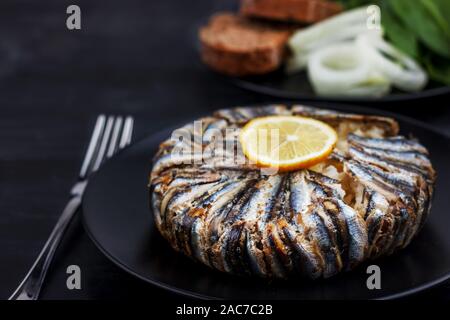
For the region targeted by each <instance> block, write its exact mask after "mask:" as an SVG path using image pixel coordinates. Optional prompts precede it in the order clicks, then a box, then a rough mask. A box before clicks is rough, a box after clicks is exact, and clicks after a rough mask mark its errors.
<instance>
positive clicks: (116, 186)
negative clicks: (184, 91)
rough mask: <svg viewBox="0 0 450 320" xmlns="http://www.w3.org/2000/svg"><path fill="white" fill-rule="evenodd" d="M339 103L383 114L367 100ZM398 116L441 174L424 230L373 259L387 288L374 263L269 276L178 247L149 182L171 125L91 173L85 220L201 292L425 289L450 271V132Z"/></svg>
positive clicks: (104, 241) (120, 257)
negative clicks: (152, 201) (372, 277)
mask: <svg viewBox="0 0 450 320" xmlns="http://www.w3.org/2000/svg"><path fill="white" fill-rule="evenodd" d="M335 109H344V110H347V111H348V110H351V111H353V112H358V113H372V114H380V112H379V111H375V110H368V109H367V108H356V107H335ZM383 114H386V113H383ZM387 115H389V116H392V115H390V114H387ZM395 118H397V119H398V120H399V122H400V124H401V128H402V133H403V134H410V133H411V134H413V135H414V136H416V137H417V138H419V139H420V141H421V142H422V143H423V144H424V145H425V146H426V147H427V148H428V149H429V151H430V154H431V159H432V161H433V164H434V166H435V168H436V170H437V172H438V180H437V186H436V192H435V197H434V202H433V209H432V213H431V215H430V217H429V219H428V221H427V223H426V225H425V227H424V229H423V230H422V231H421V232H420V234H419V236H418V237H417V238H416V239H414V240H413V242H412V243H411V245H410V246H409V247H407V248H406V249H405V250H403V251H401V252H398V253H396V254H394V255H392V256H390V257H387V258H384V259H381V260H377V261H375V262H372V264H377V265H378V266H379V267H380V268H381V289H380V290H369V289H368V288H367V286H366V281H367V277H368V274H366V268H367V266H368V265H369V264H370V263H367V264H364V265H361V266H360V267H358V268H357V269H356V270H354V271H352V272H346V273H343V274H340V275H338V276H336V277H334V278H330V279H327V280H317V281H304V280H303V281H302V280H289V281H281V280H277V281H272V282H268V281H267V280H264V279H257V278H243V277H238V276H233V275H228V274H224V273H220V272H218V271H214V270H211V269H208V268H207V267H205V266H203V265H201V264H199V263H196V262H194V261H192V260H190V259H188V258H186V257H184V256H183V255H181V254H177V253H176V252H174V251H173V250H172V249H171V248H170V246H169V245H168V243H166V241H165V240H164V239H163V238H162V237H161V236H160V235H159V233H158V231H157V230H156V228H155V226H154V223H153V217H152V213H151V210H150V209H149V207H150V206H149V195H148V189H147V183H148V176H149V172H150V170H151V159H152V157H153V155H154V154H155V152H156V150H157V148H158V145H159V143H160V142H161V141H162V140H163V139H166V138H167V137H169V135H170V132H171V131H172V128H171V129H170V130H169V129H168V130H166V131H164V132H160V133H158V134H155V135H152V136H150V137H148V138H146V139H144V140H142V141H140V142H138V143H136V144H134V145H132V146H131V147H129V148H127V149H125V150H123V151H122V152H121V153H120V154H118V155H117V156H116V157H114V158H113V159H112V160H111V161H109V162H107V163H106V164H105V165H104V166H103V167H102V169H101V170H100V171H99V172H98V173H97V174H96V175H95V176H94V177H93V178H92V180H91V181H90V183H89V185H88V187H87V190H86V193H85V196H84V201H83V220H84V225H85V228H86V230H87V232H88V233H89V235H90V237H91V238H92V240H93V241H94V242H95V243H96V245H97V246H98V247H99V249H100V250H101V251H102V252H103V253H104V254H105V255H106V256H107V257H108V258H109V259H111V260H112V261H113V262H114V263H116V264H117V265H118V266H120V267H121V268H123V269H124V270H125V271H127V272H129V273H131V274H133V275H135V276H137V277H139V278H140V279H142V280H145V281H147V282H150V283H152V284H155V285H157V286H160V287H163V288H166V289H168V290H171V291H173V292H177V293H181V294H185V295H189V296H194V297H200V298H225V299H240V298H244V299H249V298H252V299H374V298H393V297H400V296H405V295H408V294H412V293H414V292H418V291H420V290H423V289H425V288H429V287H431V286H433V285H436V284H438V283H440V282H442V281H444V280H446V279H448V278H449V277H450V233H449V232H448V229H449V227H450V214H448V210H449V208H450V197H449V195H448V190H449V189H450V170H448V165H449V163H450V149H449V137H446V136H444V135H441V134H439V133H437V132H435V131H433V130H432V129H431V128H428V127H427V126H426V125H425V124H422V123H419V122H417V121H414V120H411V119H408V118H405V117H400V116H395Z"/></svg>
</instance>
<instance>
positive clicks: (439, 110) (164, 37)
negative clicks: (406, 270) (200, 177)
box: [0, 0, 450, 299]
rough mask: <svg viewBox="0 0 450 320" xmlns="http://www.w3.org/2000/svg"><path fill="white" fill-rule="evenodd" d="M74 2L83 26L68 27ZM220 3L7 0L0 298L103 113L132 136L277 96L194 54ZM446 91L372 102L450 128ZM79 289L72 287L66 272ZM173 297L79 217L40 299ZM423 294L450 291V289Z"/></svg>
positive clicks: (0, 92) (45, 225)
mask: <svg viewBox="0 0 450 320" xmlns="http://www.w3.org/2000/svg"><path fill="white" fill-rule="evenodd" d="M70 4H77V5H79V6H80V7H81V11H82V30H79V31H69V30H67V28H66V25H65V20H66V17H67V15H66V8H67V6H68V5H70ZM235 5H236V3H235V1H225V0H195V1H185V0H178V1H175V0H159V1H154V0H151V1H149V0H128V1H119V0H115V1H112V0H109V1H101V0H95V1H94V0H89V1H88V0H86V1H65V0H55V1H50V0H46V1H44V0H41V1H32V0H27V1H25V0H1V2H0V299H5V298H7V297H8V296H9V295H10V294H11V293H12V291H13V290H14V289H15V287H16V286H17V285H18V284H19V282H20V281H21V279H22V278H23V276H24V275H25V273H26V271H27V270H28V268H29V267H30V266H31V264H32V262H33V261H34V259H35V257H36V256H37V254H38V253H39V251H40V249H41V247H42V245H43V244H44V242H45V240H46V239H47V236H48V235H49V233H50V231H51V229H52V227H53V226H54V224H55V222H56V220H57V218H58V216H59V214H60V212H61V210H62V208H63V207H64V205H65V203H66V201H67V196H68V192H69V190H70V187H71V185H72V183H73V182H74V178H75V177H76V174H77V172H78V169H79V166H80V164H81V161H82V157H83V154H84V150H85V148H86V145H87V143H88V139H89V136H90V131H91V130H92V127H93V124H94V122H95V119H96V117H97V115H98V114H99V113H108V114H122V115H125V114H131V115H133V116H134V117H135V119H136V130H135V136H134V137H135V139H138V138H139V137H143V136H145V135H148V134H151V133H152V132H156V131H158V130H159V129H161V128H164V127H166V126H167V125H169V124H173V123H179V122H180V121H181V120H183V119H192V117H193V116H195V115H197V114H205V113H208V112H210V111H211V110H214V109H216V108H219V107H226V106H231V105H236V104H246V103H258V102H265V101H268V100H270V101H276V100H275V99H273V98H270V97H265V96H261V95H257V94H253V93H250V92H246V91H243V90H241V89H239V88H236V87H234V86H233V85H232V84H231V83H228V82H227V81H224V80H223V79H222V78H220V77H218V76H216V75H214V74H213V73H211V72H209V71H208V70H207V69H206V68H205V67H204V66H203V65H202V64H201V63H200V61H199V58H198V51H197V44H196V43H197V42H196V30H197V28H198V26H199V25H200V24H201V23H202V22H204V21H205V20H206V19H207V17H208V15H210V14H211V13H212V12H215V11H218V10H221V9H224V8H233V7H235ZM449 98H450V96H448V95H447V96H444V97H440V98H434V99H427V100H417V101H414V102H405V103H395V104H383V105H375V106H376V107H380V108H383V109H385V110H389V111H393V112H399V113H403V114H406V115H409V116H412V117H415V118H418V119H420V120H423V121H425V122H427V123H429V124H432V125H434V126H436V127H437V128H438V129H439V130H441V131H444V132H446V134H450V109H449V108H448V107H449V104H450V103H449ZM71 264H77V265H79V266H80V267H81V270H82V290H79V291H77V290H74V291H69V290H67V289H66V285H65V283H66V278H67V275H66V273H65V270H66V267H67V266H68V265H71ZM150 295H158V297H160V298H168V297H169V298H172V297H173V296H172V294H170V293H166V292H165V291H163V290H161V289H157V288H155V287H152V286H150V285H148V284H145V283H142V282H140V281H138V280H136V279H134V278H133V277H131V276H129V275H127V274H126V273H124V272H122V271H121V270H119V269H118V268H117V267H116V266H115V265H113V264H112V263H111V262H109V261H108V260H107V259H106V258H105V257H104V256H103V255H102V254H101V253H100V252H99V251H98V250H97V249H96V247H95V246H94V245H93V243H92V242H91V241H90V239H89V238H88V237H87V235H86V233H85V232H84V230H83V227H82V225H81V223H80V219H79V218H78V217H77V218H76V219H75V220H74V221H73V223H72V225H71V227H70V229H69V231H68V233H67V234H66V236H65V238H64V241H63V243H62V245H61V247H60V248H59V250H58V251H57V254H56V257H55V260H54V264H53V265H52V267H51V269H50V272H49V274H48V277H47V280H46V284H45V286H44V288H43V291H42V298H43V299H111V298H112V299H116V298H129V299H139V298H143V299H145V298H147V297H148V296H150ZM416 298H421V299H423V298H432V299H436V298H446V299H449V298H450V284H449V283H447V284H445V285H443V286H441V287H439V288H435V289H431V290H428V291H427V292H425V293H422V294H419V295H417V296H416Z"/></svg>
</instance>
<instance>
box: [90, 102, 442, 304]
mask: <svg viewBox="0 0 450 320" xmlns="http://www.w3.org/2000/svg"><path fill="white" fill-rule="evenodd" d="M268 103H278V104H286V105H292V104H295V102H285V101H281V102H280V101H277V102H268ZM266 104H267V103H266ZM258 105H263V103H258V104H250V105H247V106H250V107H253V106H258ZM313 106H314V107H316V106H315V105H313ZM317 107H318V108H328V109H334V110H338V111H347V112H355V113H363V114H367V113H370V114H375V115H380V116H387V117H392V118H394V119H398V120H401V121H403V122H409V123H411V124H413V125H414V126H418V127H422V128H424V129H426V130H428V131H431V132H433V133H435V134H438V135H441V136H443V137H445V138H446V139H450V136H449V135H447V134H445V133H443V132H441V131H440V130H438V129H436V128H434V127H433V126H431V125H429V124H427V123H424V122H422V121H420V120H416V119H413V118H410V117H408V116H405V115H401V114H396V113H393V112H390V111H384V110H377V109H374V108H368V107H361V106H350V105H343V104H335V103H320V104H319V105H318V106H317ZM186 122H187V121H186ZM186 122H185V123H186ZM181 125H182V124H181ZM179 126H180V124H177V125H173V126H171V127H170V128H168V129H164V130H160V131H156V132H153V133H151V134H149V135H147V136H145V137H143V138H140V139H139V140H136V141H135V142H133V143H132V144H130V145H129V146H127V147H125V148H124V149H122V150H120V151H119V152H118V153H117V154H116V155H115V156H114V157H112V158H111V159H109V160H108V161H107V162H106V163H105V164H104V165H103V166H102V167H101V168H100V169H99V170H98V171H97V172H95V173H94V174H93V175H92V177H91V178H90V180H94V179H95V177H96V176H97V175H98V174H99V173H100V172H101V171H102V168H104V167H105V166H109V165H110V163H111V162H114V161H115V160H117V159H118V158H120V156H121V155H122V154H123V153H125V152H126V151H127V150H129V149H130V148H132V147H133V146H135V145H138V144H140V143H144V142H145V141H146V140H148V139H149V138H150V137H152V136H155V135H162V133H165V132H167V133H169V134H170V132H171V130H174V129H176V128H178V127H179ZM89 186H90V184H89V183H88V185H87V186H86V190H85V191H86V194H87V193H88V192H89ZM82 207H83V214H82V217H81V220H82V224H83V227H84V229H85V231H86V233H87V234H88V236H89V238H90V239H91V240H92V242H93V243H94V244H95V246H96V247H97V248H98V249H99V250H100V252H102V253H103V254H104V255H105V256H106V257H107V258H108V259H109V260H110V261H111V262H113V263H114V264H115V265H116V266H118V267H119V268H120V269H122V270H124V271H125V272H127V273H129V274H131V275H132V276H134V277H136V278H138V279H140V280H142V281H144V282H147V283H149V284H152V285H155V286H156V287H159V288H162V289H165V290H168V291H170V292H173V293H176V294H179V295H184V296H187V297H191V298H198V299H203V300H214V299H215V300H224V299H223V298H219V297H213V296H207V295H203V294H199V293H195V292H192V291H189V290H185V289H180V288H177V287H175V286H172V285H168V284H165V283H161V282H159V281H157V280H154V279H150V278H148V277H144V276H142V275H140V274H139V273H137V272H135V271H134V270H133V269H132V268H130V267H129V266H127V265H126V264H124V263H123V262H122V261H120V259H118V258H117V257H115V256H114V255H112V254H110V253H109V251H108V250H106V249H105V248H104V247H103V246H102V244H101V243H100V242H99V241H98V240H97V238H96V237H95V234H94V233H93V232H92V231H91V230H90V228H89V225H88V223H87V222H86V219H85V215H84V207H85V202H84V201H83V203H82ZM448 279H450V270H449V271H448V272H447V274H444V275H441V276H440V277H438V278H437V279H435V280H433V281H429V282H427V283H424V284H422V285H420V286H417V287H415V288H412V289H409V290H405V291H403V292H399V293H396V294H392V295H388V296H385V297H381V298H377V299H375V300H391V299H398V298H403V297H406V296H409V295H412V294H415V293H418V292H421V291H424V290H427V289H430V288H432V287H434V286H437V285H439V284H441V283H443V282H444V281H446V280H448Z"/></svg>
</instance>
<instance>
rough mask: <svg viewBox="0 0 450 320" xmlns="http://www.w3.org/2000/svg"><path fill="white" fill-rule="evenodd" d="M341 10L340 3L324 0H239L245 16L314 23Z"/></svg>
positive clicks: (241, 10)
mask: <svg viewBox="0 0 450 320" xmlns="http://www.w3.org/2000/svg"><path fill="white" fill-rule="evenodd" d="M341 11H342V5H340V4H339V3H337V2H332V1H326V0H241V7H240V12H241V14H243V15H244V16H247V17H256V18H265V19H271V20H279V21H294V22H300V23H314V22H318V21H321V20H323V19H326V18H328V17H330V16H333V15H335V14H337V13H339V12H341Z"/></svg>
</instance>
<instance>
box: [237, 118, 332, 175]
mask: <svg viewBox="0 0 450 320" xmlns="http://www.w3.org/2000/svg"><path fill="white" fill-rule="evenodd" d="M239 140H240V143H241V146H242V151H243V152H244V155H245V156H246V157H247V158H248V159H250V160H251V161H253V162H255V163H256V164H257V165H258V166H260V167H273V168H277V169H278V170H280V171H291V170H297V169H302V168H308V167H311V166H313V165H315V164H317V163H319V162H321V161H323V160H325V159H326V158H327V157H328V155H329V154H330V153H331V152H332V151H333V148H334V146H335V145H336V142H337V134H336V131H334V129H333V128H331V127H330V126H329V125H327V124H326V123H324V122H322V121H318V120H315V119H311V118H305V117H297V116H269V117H262V118H256V119H254V120H251V121H250V122H248V123H247V124H246V125H245V126H244V127H243V128H242V130H241V132H240V136H239Z"/></svg>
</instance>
